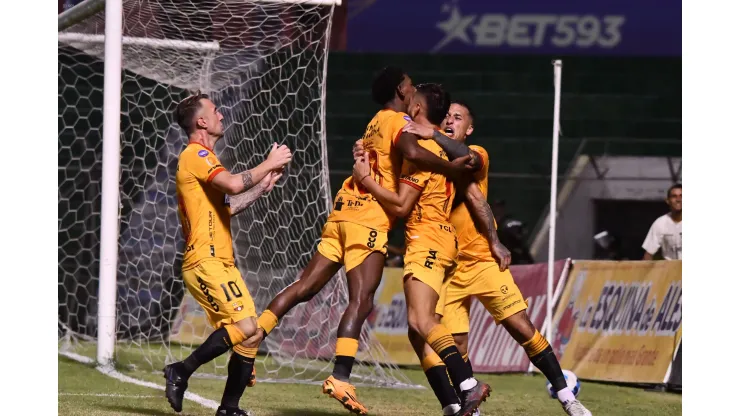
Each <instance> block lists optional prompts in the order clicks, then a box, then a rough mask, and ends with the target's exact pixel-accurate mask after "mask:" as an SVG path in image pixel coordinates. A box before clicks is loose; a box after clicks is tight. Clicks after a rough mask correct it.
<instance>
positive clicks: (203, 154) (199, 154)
mask: <svg viewBox="0 0 740 416" xmlns="http://www.w3.org/2000/svg"><path fill="white" fill-rule="evenodd" d="M198 156H200V157H206V156H208V150H200V151H199V152H198Z"/></svg>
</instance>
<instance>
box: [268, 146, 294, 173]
mask: <svg viewBox="0 0 740 416" xmlns="http://www.w3.org/2000/svg"><path fill="white" fill-rule="evenodd" d="M292 159H293V154H292V153H291V152H290V149H288V146H286V145H284V144H283V145H280V146H278V144H277V143H273V144H272V149H271V150H270V154H269V155H267V160H266V161H267V163H268V166H269V167H270V170H275V169H280V168H282V167H283V166H285V165H287V164H288V163H290V161H291V160H292Z"/></svg>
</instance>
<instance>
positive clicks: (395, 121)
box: [386, 110, 411, 126]
mask: <svg viewBox="0 0 740 416" xmlns="http://www.w3.org/2000/svg"><path fill="white" fill-rule="evenodd" d="M387 111H389V114H388V118H387V119H386V120H388V121H389V122H390V123H391V124H392V125H394V126H398V125H401V126H404V125H406V123H408V122H409V121H411V117H410V116H409V115H408V114H406V113H404V112H403V111H393V110H387Z"/></svg>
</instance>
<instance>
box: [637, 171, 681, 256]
mask: <svg viewBox="0 0 740 416" xmlns="http://www.w3.org/2000/svg"><path fill="white" fill-rule="evenodd" d="M665 202H666V203H667V204H668V207H669V208H670V210H671V211H670V212H669V213H668V214H665V215H663V216H662V217H659V218H658V219H657V220H655V222H654V223H653V225H652V226H651V227H650V231H648V233H647V237H645V242H644V243H642V248H643V249H645V255H644V256H643V257H642V258H643V260H652V259H653V256H654V255H655V253H657V252H658V249H660V251H661V254H662V255H663V258H664V259H666V260H681V184H675V185H673V186H671V188H670V189H668V194H667V196H666V200H665Z"/></svg>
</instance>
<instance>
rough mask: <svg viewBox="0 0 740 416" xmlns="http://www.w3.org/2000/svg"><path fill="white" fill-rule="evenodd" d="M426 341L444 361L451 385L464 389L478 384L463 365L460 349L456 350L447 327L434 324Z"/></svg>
mask: <svg viewBox="0 0 740 416" xmlns="http://www.w3.org/2000/svg"><path fill="white" fill-rule="evenodd" d="M426 341H427V344H429V346H431V347H432V349H433V350H434V352H436V353H437V355H439V356H440V357H441V358H442V361H444V363H445V365H446V366H447V371H448V372H449V374H450V378H451V379H452V383H453V385H455V386H460V390H462V391H465V390H470V389H471V388H473V387H475V386H476V385H477V384H478V382H477V381H476V380H475V379H474V378H473V373H472V372H471V371H470V369H469V368H468V366H467V365H465V361H463V359H462V355H460V351H458V350H457V346H455V341H454V340H453V339H452V334H451V333H450V330H449V329H447V327H445V326H444V325H441V324H437V325H434V326H433V327H432V329H431V330H430V331H429V334H428V335H427V339H426Z"/></svg>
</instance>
